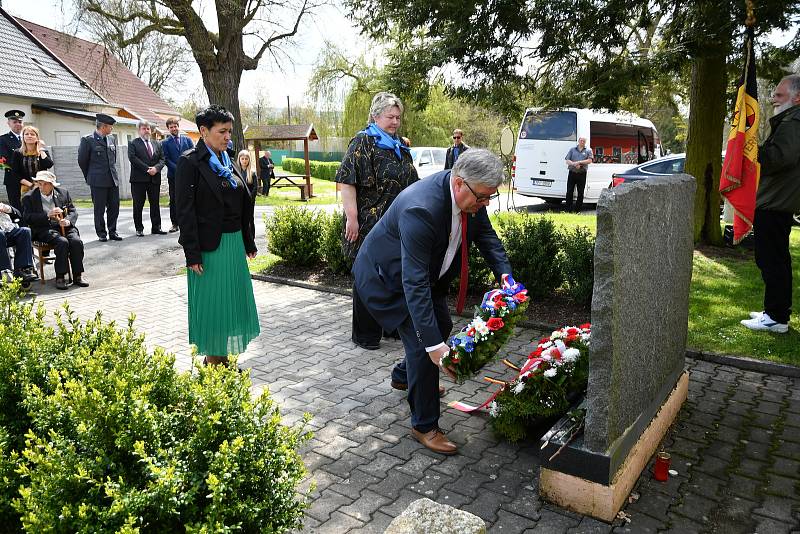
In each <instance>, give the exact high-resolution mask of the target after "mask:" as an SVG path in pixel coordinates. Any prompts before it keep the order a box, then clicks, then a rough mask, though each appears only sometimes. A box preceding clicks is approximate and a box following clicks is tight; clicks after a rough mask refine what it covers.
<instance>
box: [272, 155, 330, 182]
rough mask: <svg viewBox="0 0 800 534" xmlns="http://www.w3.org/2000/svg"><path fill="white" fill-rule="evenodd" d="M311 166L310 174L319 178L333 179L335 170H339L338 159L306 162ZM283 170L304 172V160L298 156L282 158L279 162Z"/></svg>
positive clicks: (295, 172) (297, 172)
mask: <svg viewBox="0 0 800 534" xmlns="http://www.w3.org/2000/svg"><path fill="white" fill-rule="evenodd" d="M308 163H309V166H310V168H311V176H313V177H314V178H318V179H320V180H328V181H329V182H332V181H334V179H335V178H336V171H338V170H339V165H340V163H339V162H338V161H314V160H311V161H309V162H308ZM281 167H283V170H285V171H288V172H291V173H294V174H303V175H304V174H305V173H306V161H305V160H304V159H300V158H283V161H282V163H281Z"/></svg>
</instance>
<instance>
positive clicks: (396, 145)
mask: <svg viewBox="0 0 800 534" xmlns="http://www.w3.org/2000/svg"><path fill="white" fill-rule="evenodd" d="M358 133H363V134H367V135H368V136H370V137H374V138H375V144H376V145H378V148H385V149H387V150H394V153H395V155H396V156H397V159H403V152H402V151H403V150H405V151H406V152H410V150H409V149H408V147H407V146H406V145H404V144H403V142H402V141H401V140H400V139H397V138H396V137H392V136H391V135H389V134H388V133H386V132H384V131H383V130H381V129H380V128H379V127H378V125H377V124H375V123H374V122H373V123H371V124H370V125H369V126H367V127H366V128H364V129H363V130H361V131H360V132H358Z"/></svg>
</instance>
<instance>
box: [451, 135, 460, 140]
mask: <svg viewBox="0 0 800 534" xmlns="http://www.w3.org/2000/svg"><path fill="white" fill-rule="evenodd" d="M453 139H461V136H460V135H454V136H453Z"/></svg>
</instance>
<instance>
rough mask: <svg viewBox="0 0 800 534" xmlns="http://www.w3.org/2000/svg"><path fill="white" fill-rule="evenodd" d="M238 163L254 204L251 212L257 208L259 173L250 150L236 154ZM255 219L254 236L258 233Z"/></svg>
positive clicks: (252, 231) (251, 229) (252, 230)
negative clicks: (257, 173)
mask: <svg viewBox="0 0 800 534" xmlns="http://www.w3.org/2000/svg"><path fill="white" fill-rule="evenodd" d="M236 165H237V166H238V167H239V172H240V173H241V175H242V178H244V183H245V185H247V190H248V191H249V192H250V201H251V203H252V204H253V206H252V208H251V210H250V211H251V212H253V211H255V209H256V195H257V194H258V175H256V171H255V169H254V167H255V166H254V165H253V163H252V159H251V158H250V151H249V150H247V149H245V150H240V151H239V155H238V156H236ZM252 220H253V226H252V228H250V231H251V233H252V234H253V237H255V235H256V223H255V219H252Z"/></svg>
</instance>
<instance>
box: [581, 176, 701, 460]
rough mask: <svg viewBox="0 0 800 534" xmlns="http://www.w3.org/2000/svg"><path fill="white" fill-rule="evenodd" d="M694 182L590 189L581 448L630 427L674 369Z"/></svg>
mask: <svg viewBox="0 0 800 534" xmlns="http://www.w3.org/2000/svg"><path fill="white" fill-rule="evenodd" d="M695 188H696V186H695V181H694V178H692V177H691V176H689V175H685V174H683V175H676V176H670V177H663V178H653V179H649V180H645V181H641V182H635V183H632V184H625V186H623V187H615V188H613V189H610V190H607V191H604V192H603V194H602V195H601V196H600V200H599V202H598V204H597V243H596V245H595V259H594V294H593V296H592V344H591V347H590V372H589V386H588V389H587V395H586V400H587V402H586V404H587V415H586V429H585V446H586V448H587V449H589V450H592V451H597V452H605V451H608V450H609V448H610V447H612V445H614V444H615V443H616V442H618V441H619V440H621V439H622V438H623V437H624V435H625V434H626V431H628V432H630V431H633V430H634V427H635V423H636V422H637V420H639V419H641V416H643V415H645V416H647V415H648V414H646V413H645V412H646V411H647V409H648V407H653V409H657V408H658V407H660V404H661V402H663V400H664V399H665V398H666V395H668V394H669V392H670V391H671V390H672V388H673V387H674V386H675V382H676V380H677V378H678V376H679V375H680V374H681V373H682V372H683V369H684V361H685V354H686V335H687V323H688V314H689V284H690V282H691V279H692V252H693V250H694V242H693V224H694V222H693V209H694V194H695ZM654 404H657V405H658V406H654ZM652 415H654V414H650V415H649V417H652ZM642 422H643V423H644V422H647V423H649V418H648V419H647V421H642ZM642 430H643V429H642ZM636 438H638V435H637V436H631V439H634V440H635V439H636Z"/></svg>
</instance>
